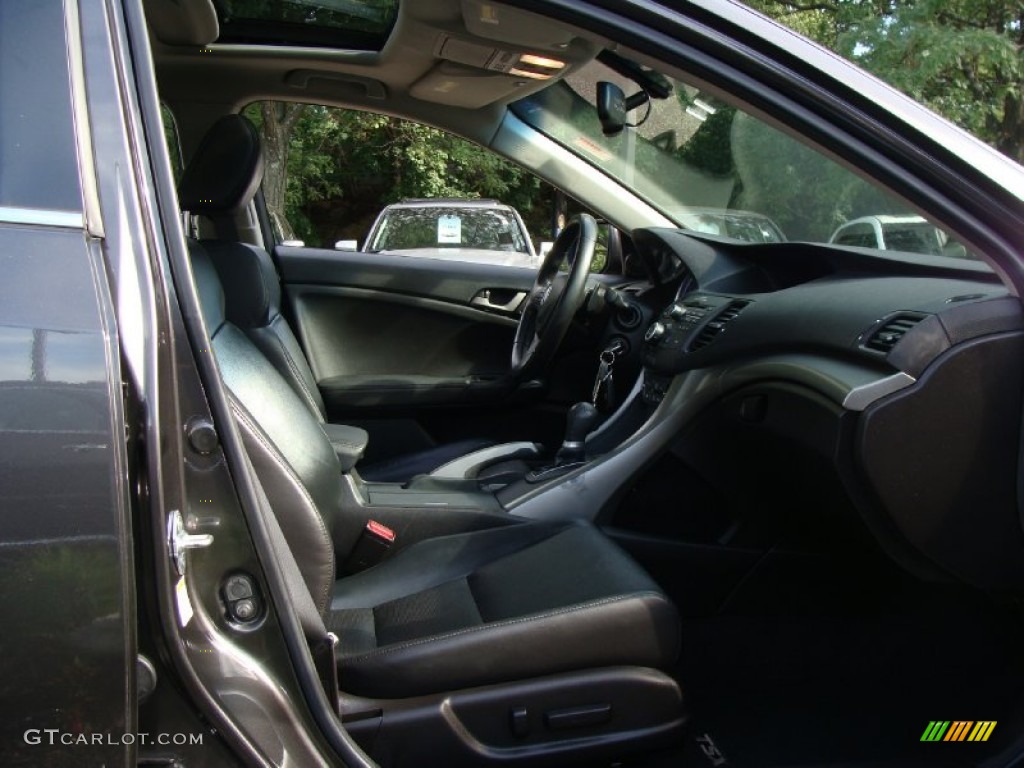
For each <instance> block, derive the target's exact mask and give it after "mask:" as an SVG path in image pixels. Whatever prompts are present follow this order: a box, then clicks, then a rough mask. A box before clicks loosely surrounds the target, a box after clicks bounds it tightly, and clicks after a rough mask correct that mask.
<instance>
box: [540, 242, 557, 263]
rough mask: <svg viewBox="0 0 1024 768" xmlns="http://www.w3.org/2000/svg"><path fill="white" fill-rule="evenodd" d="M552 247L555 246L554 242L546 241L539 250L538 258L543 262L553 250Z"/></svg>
mask: <svg viewBox="0 0 1024 768" xmlns="http://www.w3.org/2000/svg"><path fill="white" fill-rule="evenodd" d="M552 246H554V242H552V241H551V240H545V241H543V242H542V243H541V244H540V248H538V249H537V256H538V257H539V258H540V260H541V261H543V260H544V257H545V256H547V255H548V251H550V250H551V248H552Z"/></svg>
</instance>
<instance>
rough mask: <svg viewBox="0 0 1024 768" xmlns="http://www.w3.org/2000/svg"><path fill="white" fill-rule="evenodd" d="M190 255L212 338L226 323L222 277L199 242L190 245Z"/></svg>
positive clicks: (201, 306)
mask: <svg viewBox="0 0 1024 768" xmlns="http://www.w3.org/2000/svg"><path fill="white" fill-rule="evenodd" d="M188 255H189V258H190V259H191V261H192V274H193V275H194V276H195V280H196V291H197V292H198V293H199V305H200V308H201V309H202V312H203V320H205V321H206V331H207V333H209V334H210V338H211V339H212V338H213V337H214V335H216V333H217V331H218V330H219V329H220V327H221V326H222V325H224V289H223V288H222V287H221V284H220V277H219V276H218V275H217V270H216V269H214V267H213V262H211V261H210V257H209V256H208V255H207V253H206V251H204V250H203V247H202V246H201V245H199V243H197V242H195V241H192V242H190V243H189V245H188Z"/></svg>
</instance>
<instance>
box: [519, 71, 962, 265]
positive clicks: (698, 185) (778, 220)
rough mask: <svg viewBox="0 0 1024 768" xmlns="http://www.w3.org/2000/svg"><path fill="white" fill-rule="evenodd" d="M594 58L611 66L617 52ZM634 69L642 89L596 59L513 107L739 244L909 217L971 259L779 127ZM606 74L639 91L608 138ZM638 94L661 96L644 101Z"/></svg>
mask: <svg viewBox="0 0 1024 768" xmlns="http://www.w3.org/2000/svg"><path fill="white" fill-rule="evenodd" d="M602 58H604V59H605V60H606V61H611V63H614V60H615V59H616V55H614V54H607V55H605V56H604V57H602ZM631 67H632V71H634V72H636V71H642V72H643V73H644V74H643V78H646V81H647V82H646V83H645V85H646V86H647V87H646V88H643V89H642V87H641V85H640V84H639V83H637V82H635V81H634V80H633V79H630V78H627V77H624V76H622V75H620V74H619V72H620V71H627V70H630V67H626V66H618V67H615V68H613V67H612V66H609V65H608V64H606V63H604V62H603V61H601V60H595V61H593V62H591V63H590V64H588V65H586V66H585V67H582V68H581V69H579V70H577V71H575V72H573V73H571V74H570V75H569V76H567V78H566V79H565V80H564V81H562V82H559V83H555V84H554V85H552V86H551V87H550V88H546V89H544V90H542V91H538V92H537V93H534V94H532V95H530V96H528V97H526V98H524V99H523V100H521V101H519V102H517V103H516V104H515V105H513V109H514V110H515V111H516V113H517V114H518V115H519V116H520V117H521V118H522V119H524V120H525V121H526V122H528V123H530V124H531V125H533V126H534V127H536V128H537V129H538V130H540V131H542V132H543V133H545V134H547V135H548V136H550V137H551V138H552V139H554V140H555V141H558V142H559V143H561V144H562V145H564V146H565V147H566V148H567V149H569V150H570V151H572V152H574V153H576V154H577V155H579V156H580V157H581V158H582V159H584V160H586V161H587V162H589V163H591V164H592V165H594V166H595V167H597V168H598V169H600V170H601V171H602V172H604V173H605V174H607V175H609V176H611V177H613V178H615V179H616V180H618V181H619V182H621V183H622V184H624V185H625V186H627V187H630V188H631V189H633V190H634V191H635V192H636V193H637V194H638V195H639V196H641V197H642V198H644V199H646V200H647V201H649V202H650V203H651V204H652V205H653V206H655V207H656V208H658V209H659V210H661V211H662V212H663V213H664V214H665V215H666V216H668V217H669V218H670V219H672V220H673V221H675V222H676V223H677V224H679V225H680V226H681V227H683V228H687V229H691V230H694V231H696V232H703V233H707V234H713V235H717V236H720V237H729V238H732V239H734V240H739V241H744V242H756V243H771V242H782V241H785V240H800V241H810V242H820V243H827V242H829V241H830V240H832V239H833V238H835V237H836V236H837V234H838V230H839V228H840V227H842V226H843V225H844V224H846V223H847V222H850V221H853V220H855V219H858V218H863V217H883V218H884V217H891V218H900V219H903V220H907V219H915V220H916V221H917V222H919V223H920V224H921V225H922V226H924V227H925V228H926V229H927V230H929V232H930V233H931V234H932V235H934V236H935V237H936V238H937V242H941V243H942V246H941V247H940V248H939V249H938V253H941V254H942V255H945V256H958V257H964V256H967V255H968V254H967V251H966V250H965V249H964V248H963V246H961V245H959V244H957V243H955V241H953V240H952V239H951V238H950V237H949V236H948V235H947V233H945V232H943V231H942V230H941V229H940V228H938V227H935V226H934V225H932V224H930V223H928V222H927V221H926V220H925V219H923V218H921V217H920V216H918V215H917V214H916V212H915V211H914V210H913V209H912V208H910V206H908V205H907V204H906V203H905V202H903V201H902V200H899V199H897V198H895V197H894V196H893V195H891V194H889V193H887V192H886V191H885V190H883V189H882V188H880V187H879V186H877V185H875V184H873V183H871V182H869V181H867V180H865V179H863V178H861V177H860V176H858V175H857V174H855V173H853V172H852V171H849V170H847V169H846V168H844V167H843V166H841V165H839V164H838V163H836V162H833V161H832V160H831V159H829V158H827V157H826V156H825V155H823V154H822V153H820V152H818V151H817V150H815V149H813V148H811V147H808V146H806V145H804V144H802V143H800V142H798V141H797V140H796V139H794V138H792V137H791V136H789V135H788V134H786V133H784V132H783V131H781V130H779V129H777V128H775V127H774V126H772V125H769V124H768V123H766V122H764V121H763V120H761V119H759V118H757V117H755V116H753V115H751V114H748V113H746V112H744V111H743V110H742V109H740V108H738V107H736V106H735V105H732V104H730V103H728V102H726V101H724V100H722V99H721V98H719V97H718V96H716V95H714V94H711V93H707V92H704V91H702V90H701V89H700V88H698V87H696V86H693V85H690V84H689V83H686V82H684V81H681V80H677V79H674V78H670V77H667V76H664V75H662V74H660V73H658V72H654V71H651V70H642V68H641V67H639V65H635V64H632V65H631ZM602 82H604V83H610V84H612V85H613V86H617V87H619V88H621V90H622V92H623V93H624V95H625V97H626V98H629V97H633V96H638V99H637V102H638V106H636V107H635V108H634V109H632V110H631V111H630V112H629V114H628V116H627V120H626V124H625V127H624V128H623V129H622V130H620V131H619V132H618V133H613V134H612V135H605V132H604V130H603V128H602V123H601V120H600V118H599V114H598V110H597V107H596V103H597V92H598V87H599V83H602ZM643 90H647V91H648V92H649V93H651V92H655V93H656V92H658V91H660V92H661V94H660V95H661V96H663V97H664V98H658V97H657V96H655V97H651V98H649V99H646V100H645V99H643V97H642V96H643V94H642V91H643ZM893 243H894V245H891V246H890V248H892V249H894V250H895V249H897V248H898V249H900V250H907V251H910V252H914V253H922V252H925V253H933V252H934V251H922V248H923V246H922V245H921V242H920V241H919V240H918V239H917V238H916V237H909V236H904V237H900V238H897V239H896V240H894V241H893ZM873 245H874V247H880V244H878V243H874V244H873Z"/></svg>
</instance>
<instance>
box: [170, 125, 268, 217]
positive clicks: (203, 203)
mask: <svg viewBox="0 0 1024 768" xmlns="http://www.w3.org/2000/svg"><path fill="white" fill-rule="evenodd" d="M262 181H263V150H262V147H261V146H260V137H259V134H258V133H257V132H256V128H255V126H253V124H252V123H250V122H249V121H248V120H247V119H246V118H244V117H242V116H241V115H224V117H222V118H220V119H219V120H218V121H217V122H215V123H214V124H213V125H212V126H211V127H210V130H209V131H207V132H206V136H204V137H203V140H202V142H200V144H199V148H198V149H197V150H196V151H195V154H194V155H192V159H191V160H190V161H189V164H188V165H187V166H186V167H185V170H184V171H183V172H182V174H181V181H180V182H179V183H178V201H179V203H180V205H181V209H182V210H183V211H188V212H189V213H193V214H200V215H202V216H211V217H217V216H222V215H225V214H233V213H235V211H237V210H239V209H240V208H244V207H245V206H246V205H248V204H249V201H250V200H252V197H253V195H255V194H256V190H257V188H258V187H259V185H260V182H262Z"/></svg>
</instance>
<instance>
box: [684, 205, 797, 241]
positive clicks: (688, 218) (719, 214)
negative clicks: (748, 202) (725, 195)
mask: <svg viewBox="0 0 1024 768" xmlns="http://www.w3.org/2000/svg"><path fill="white" fill-rule="evenodd" d="M673 218H674V219H675V220H676V221H678V222H679V224H680V225H681V226H683V227H685V228H686V229H690V230H693V231H694V232H703V233H705V234H709V235H718V236H720V237H729V238H732V239H734V240H742V241H743V242H746V243H784V242H785V241H786V236H785V235H784V234H783V233H782V230H781V229H779V225H778V224H776V223H775V222H774V221H772V220H771V218H769V217H768V216H765V215H764V214H763V213H756V212H754V211H736V210H731V209H718V208H687V209H686V210H684V211H680V212H678V213H675V214H673Z"/></svg>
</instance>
